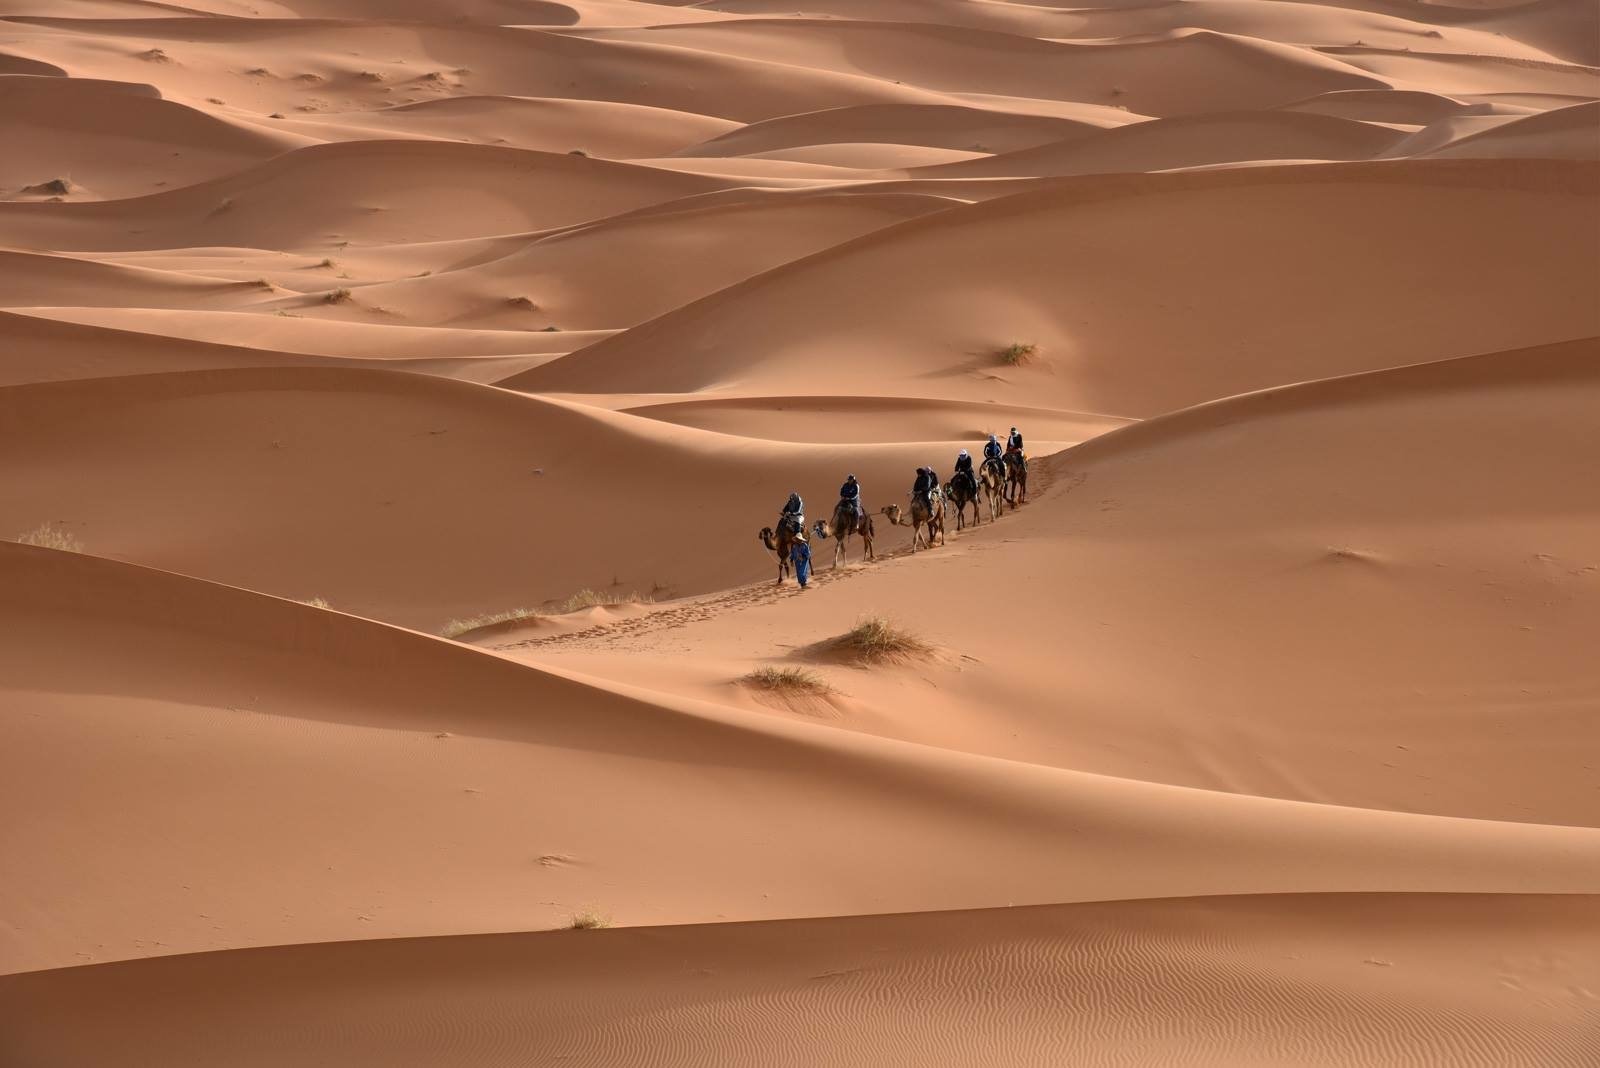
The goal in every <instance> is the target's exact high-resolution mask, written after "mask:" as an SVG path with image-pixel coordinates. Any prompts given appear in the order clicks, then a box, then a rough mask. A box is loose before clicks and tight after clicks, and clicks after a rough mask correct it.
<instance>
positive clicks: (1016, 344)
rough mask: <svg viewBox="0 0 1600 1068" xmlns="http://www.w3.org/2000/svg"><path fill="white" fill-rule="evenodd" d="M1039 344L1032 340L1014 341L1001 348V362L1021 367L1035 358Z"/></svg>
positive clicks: (1009, 365)
mask: <svg viewBox="0 0 1600 1068" xmlns="http://www.w3.org/2000/svg"><path fill="white" fill-rule="evenodd" d="M1038 351H1039V346H1037V345H1035V344H1033V343H1032V342H1023V341H1013V342H1012V343H1011V344H1009V345H1007V346H1006V347H1005V348H1003V349H1001V350H1000V362H1001V363H1003V364H1005V365H1006V366H1008V367H1019V366H1021V365H1022V364H1025V363H1027V362H1028V361H1029V360H1031V359H1033V357H1034V355H1035V354H1036V353H1037V352H1038Z"/></svg>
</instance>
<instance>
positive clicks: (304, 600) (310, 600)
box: [299, 597, 333, 608]
mask: <svg viewBox="0 0 1600 1068" xmlns="http://www.w3.org/2000/svg"><path fill="white" fill-rule="evenodd" d="M299 600H300V603H301V604H308V605H310V606H311V607H312V608H332V607H333V605H331V604H329V603H328V602H327V601H325V600H323V599H322V598H321V597H301V598H299Z"/></svg>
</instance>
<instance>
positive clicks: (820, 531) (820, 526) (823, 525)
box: [811, 519, 828, 541]
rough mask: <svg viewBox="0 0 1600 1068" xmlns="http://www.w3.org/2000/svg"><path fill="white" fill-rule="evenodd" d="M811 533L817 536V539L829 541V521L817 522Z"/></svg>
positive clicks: (821, 520)
mask: <svg viewBox="0 0 1600 1068" xmlns="http://www.w3.org/2000/svg"><path fill="white" fill-rule="evenodd" d="M811 533H813V534H815V535H816V536H817V537H819V538H821V539H822V540H823V541H827V540H828V523H827V521H826V520H823V519H819V520H817V521H816V522H815V523H813V524H812V526H811Z"/></svg>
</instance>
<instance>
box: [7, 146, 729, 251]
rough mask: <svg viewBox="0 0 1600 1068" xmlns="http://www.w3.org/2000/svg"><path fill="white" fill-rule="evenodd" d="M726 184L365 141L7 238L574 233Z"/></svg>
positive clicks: (414, 237)
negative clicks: (575, 227) (577, 227)
mask: <svg viewBox="0 0 1600 1068" xmlns="http://www.w3.org/2000/svg"><path fill="white" fill-rule="evenodd" d="M723 184H724V183H719V182H717V181H716V180H714V179H710V178H701V177H697V176H690V175H676V174H670V173H667V172H664V171H659V170H645V169H644V168H639V167H630V166H628V165H626V164H619V163H612V162H608V161H605V160H597V159H585V158H583V157H580V156H569V155H555V154H550V153H544V152H526V151H519V150H516V149H509V148H497V147H491V146H485V145H460V144H443V143H438V142H430V141H364V142H360V143H346V144H329V145H316V146H313V147H310V148H303V149H300V150H298V151H296V152H292V153H288V154H286V155H284V156H279V157H277V158H275V159H273V160H270V161H268V162H266V163H263V164H261V165H259V166H257V167H254V168H251V169H250V170H248V171H244V172H242V173H240V174H238V175H235V176H231V177H228V178H222V179H217V180H214V181H210V182H201V183H197V184H195V185H192V186H189V187H187V188H185V189H179V190H174V191H172V192H169V193H159V194H156V195H154V196H147V197H141V198H138V199H136V200H129V201H114V202H110V203H100V204H71V205H61V206H51V205H37V204H0V235H5V236H6V238H7V239H8V240H11V241H13V242H15V243H23V242H26V243H30V244H34V245H44V246H49V247H54V248H81V249H113V248H163V247H166V248H170V247H173V246H182V245H190V246H198V245H250V246H254V247H256V248H297V247H307V246H321V247H329V246H331V245H332V244H333V243H334V242H336V241H338V240H345V241H350V242H358V243H379V242H388V243H395V242H407V241H410V242H417V241H440V240H445V239H448V238H460V237H471V236H476V235H480V234H492V233H504V232H505V231H507V230H535V229H543V228H546V227H552V226H565V225H571V224H573V223H578V222H585V221H588V220H591V219H596V218H601V217H603V216H605V215H609V214H612V213H615V212H618V211H627V210H629V209H632V208H637V207H640V206H642V205H645V204H652V203H659V202H661V201H663V200H669V199H673V198H676V197H681V196H690V195H693V194H695V193H701V192H705V191H707V190H710V189H715V188H720V187H722V185H723ZM322 190H343V191H345V192H343V193H342V194H341V195H339V196H337V197H335V196H326V195H323V194H322V192H321V191H322ZM352 194H354V195H352ZM58 209H59V210H58Z"/></svg>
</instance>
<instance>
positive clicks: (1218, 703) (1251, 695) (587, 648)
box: [489, 339, 1600, 826]
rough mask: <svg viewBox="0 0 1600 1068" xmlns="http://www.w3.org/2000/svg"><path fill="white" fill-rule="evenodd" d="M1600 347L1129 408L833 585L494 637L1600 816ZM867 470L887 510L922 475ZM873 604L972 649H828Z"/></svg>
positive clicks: (1432, 798)
mask: <svg viewBox="0 0 1600 1068" xmlns="http://www.w3.org/2000/svg"><path fill="white" fill-rule="evenodd" d="M1597 354H1600V340H1597V339H1585V340H1582V341H1575V342H1569V343H1564V344H1558V345H1550V346H1543V347H1539V348H1533V349H1524V350H1515V351H1510V352H1501V353H1492V354H1487V355H1482V356H1475V357H1464V358H1460V359H1456V360H1449V361H1442V362H1439V363H1434V364H1426V365H1419V366H1415V367H1411V368H1404V369H1394V370H1387V371H1379V372H1371V373H1367V374H1362V375H1357V376H1350V377H1346V378H1340V379H1331V380H1324V381H1320V382H1311V383H1305V384H1301V385H1295V386H1286V387H1278V388H1275V389H1273V390H1269V391H1264V392H1262V393H1259V394H1250V395H1245V396H1242V397H1236V398H1230V399H1227V400H1224V401H1218V402H1214V403H1211V404H1206V405H1202V406H1199V407H1197V408H1194V409H1190V410H1187V411H1184V412H1178V413H1174V414H1171V415H1167V416H1161V417H1157V418H1154V419H1151V420H1147V421H1145V422H1142V423H1137V424H1132V425H1125V426H1123V427H1121V428H1117V429H1112V430H1109V431H1108V432H1107V433H1104V434H1102V435H1100V436H1099V437H1097V438H1095V439H1094V440H1091V441H1088V442H1087V443H1085V444H1082V445H1079V446H1077V447H1074V448H1067V449H1064V450H1063V451H1060V452H1057V453H1055V454H1054V455H1051V456H1048V457H1044V458H1043V459H1042V460H1041V461H1040V462H1039V463H1038V464H1036V465H1035V476H1036V478H1035V479H1034V480H1033V485H1032V486H1031V489H1032V494H1031V496H1032V498H1033V499H1032V502H1031V503H1030V504H1029V505H1028V506H1027V507H1026V508H1024V509H1022V510H1020V511H1018V512H1015V513H1009V512H1008V513H1007V514H1006V515H1005V516H1004V517H1003V519H1002V521H1001V522H1000V523H985V525H983V526H981V527H977V528H972V527H970V526H969V528H968V530H967V531H966V532H964V533H962V534H960V535H959V536H957V537H956V538H954V539H953V540H952V541H951V543H950V545H949V546H948V547H946V548H940V549H938V550H937V551H936V552H935V553H934V554H931V555H926V556H923V557H920V558H919V559H918V560H916V561H914V562H908V561H898V560H897V561H892V562H887V563H885V562H880V563H878V564H876V565H871V566H867V567H862V566H861V565H860V564H859V563H858V562H857V559H858V556H859V552H852V553H851V555H850V558H849V559H850V566H848V567H847V568H846V569H845V570H844V571H842V572H838V573H835V572H834V571H832V570H825V571H823V573H822V576H821V577H820V578H819V580H818V581H819V583H820V584H821V585H819V587H818V590H817V591H816V592H815V593H811V594H808V595H807V596H805V597H803V598H799V599H797V600H793V601H790V600H784V601H781V602H775V603H773V604H771V605H752V606H749V607H747V608H743V609H742V610H740V611H739V612H737V613H736V614H734V613H729V614H727V615H726V616H721V615H717V614H711V613H704V612H701V613H693V612H681V613H677V616H678V619H679V620H680V622H679V623H678V626H677V628H674V629H672V630H670V631H662V632H660V633H651V631H650V628H649V625H648V623H646V624H644V625H635V624H628V625H622V626H614V627H612V626H605V625H601V626H597V627H596V628H595V629H594V632H593V633H592V634H589V635H587V636H584V635H578V636H575V637H572V638H565V637H564V638H561V639H558V640H552V639H549V638H547V637H542V636H539V635H518V636H516V637H515V638H513V639H511V640H508V641H490V642H489V644H491V645H494V646H499V647H504V649H505V651H506V652H507V653H508V654H510V655H517V656H526V657H529V658H532V659H534V660H536V661H537V662H540V663H545V664H549V663H555V664H560V665H562V666H567V667H571V668H573V669H575V670H581V671H585V672H590V673H595V674H600V675H605V676H607V677H614V678H617V679H620V680H628V681H633V682H640V681H642V680H647V679H653V680H656V685H659V686H663V687H666V688H670V689H672V690H673V691H674V692H678V693H682V694H685V695H693V696H698V697H701V698H704V699H711V700H719V701H723V700H728V699H729V697H728V695H727V688H726V684H725V682H724V680H725V678H726V677H727V676H729V675H732V674H736V673H737V672H738V671H742V670H747V667H746V665H750V664H756V665H767V666H775V667H783V666H789V665H792V664H794V663H796V662H799V663H802V664H805V665H806V666H808V667H811V668H813V669H816V670H820V671H822V672H823V673H824V676H825V680H826V682H827V683H828V684H830V685H831V686H833V687H834V688H835V690H836V691H837V692H838V693H839V694H840V695H841V696H838V697H837V698H836V699H835V702H834V705H833V706H832V707H831V709H829V710H828V711H827V721H828V723H829V725H830V726H833V727H835V728H839V729H845V730H852V731H859V732H863V733H868V734H875V735H882V736H887V737H894V738H899V739H903V740H909V741H916V742H919V743H922V744H929V745H936V746H940V747H943V748H949V749H954V750H959V751H963V752H975V753H984V754H987V755H990V756H997V757H1002V758H1007V759H1015V760H1022V761H1026V762H1030V763H1040V764H1047V765H1051V766H1057V767H1068V768H1074V769H1077V770H1082V771H1093V772H1096V773H1100V774H1107V775H1113V776H1119V777H1133V778H1140V779H1144V780H1157V781H1162V782H1169V783H1178V784H1183V785H1189V786H1196V787H1202V788H1205V789H1217V790H1227V791H1232V792H1239V793H1247V794H1259V795H1267V796H1276V797H1285V798H1293V799H1298V800H1306V801H1315V802H1318V803H1323V804H1330V803H1337V804H1344V805H1352V806H1357V807H1365V808H1373V809H1395V810H1402V811H1411V812H1433V813H1439V814H1450V815H1456V816H1470V817H1474V818H1486V819H1511V820H1517V821H1526V822H1530V823H1559V824H1571V825H1579V826H1589V825H1592V824H1593V823H1594V819H1595V809H1594V804H1593V799H1592V796H1591V794H1592V792H1593V776H1592V772H1591V769H1590V768H1589V767H1588V757H1587V748H1586V747H1585V745H1584V739H1585V738H1586V737H1587V735H1588V734H1589V733H1590V724H1589V722H1588V720H1589V714H1588V707H1589V702H1590V700H1591V695H1592V693H1593V689H1594V687H1593V682H1592V679H1591V678H1590V674H1589V672H1588V671H1587V670H1586V668H1585V667H1584V666H1583V665H1584V664H1585V663H1586V660H1587V654H1586V650H1587V648H1588V647H1589V645H1590V644H1591V643H1592V635H1593V633H1594V630H1595V628H1596V627H1597V626H1600V611H1597V608H1600V602H1597V601H1596V600H1595V598H1594V596H1593V590H1594V586H1593V580H1594V575H1595V573H1596V570H1597V568H1600V560H1597V559H1596V558H1595V556H1594V552H1593V545H1594V543H1595V538H1596V536H1597V532H1600V511H1597V510H1596V508H1595V507H1594V505H1593V502H1592V500H1590V499H1588V498H1586V497H1585V496H1584V495H1582V494H1577V495H1574V494H1573V492H1572V487H1573V486H1574V485H1578V484H1580V483H1581V482H1582V481H1583V479H1584V477H1585V475H1584V472H1586V471H1587V470H1588V469H1589V467H1591V466H1592V465H1593V464H1594V463H1595V462H1597V461H1600V432H1597V431H1596V429H1595V428H1594V425H1593V421H1592V420H1591V419H1590V418H1589V416H1588V412H1589V411H1590V409H1591V408H1592V406H1593V405H1594V404H1596V403H1600V361H1597V359H1596V357H1597ZM740 403H749V402H738V401H730V402H729V405H730V409H729V410H730V411H738V410H739V409H738V407H737V405H739V404H740ZM793 403H795V402H794V401H792V400H784V401H781V402H779V401H773V400H769V401H766V402H763V408H762V409H760V410H766V409H769V408H771V407H775V406H783V407H787V406H788V405H790V404H793ZM817 403H818V404H819V406H824V405H826V403H827V402H825V401H820V400H819V401H818V402H817ZM747 410H750V411H754V410H756V409H747ZM843 410H846V411H847V410H848V409H843ZM752 417H753V416H752ZM1022 421H1023V422H1024V424H1025V425H1029V426H1039V425H1044V424H1043V423H1042V420H1041V418H1040V416H1038V415H1037V414H1033V415H1027V416H1025V417H1023V420H1022ZM1491 428H1492V429H1491ZM1505 441H1515V442H1516V447H1515V448H1506V447H1505V446H1504V444H1503V442H1505ZM865 485H866V492H867V494H868V496H869V501H871V502H874V503H875V502H877V501H879V500H881V499H882V498H883V495H884V494H885V493H886V492H887V493H891V494H892V490H893V488H894V487H893V486H891V487H889V488H888V489H887V490H886V489H885V488H884V487H882V486H880V485H878V484H876V483H874V482H871V481H868V482H867V483H866V484H865ZM823 547H824V550H825V553H824V560H825V561H826V560H828V558H829V557H830V556H831V554H830V553H827V552H826V549H827V548H828V546H827V544H826V543H824V546H823ZM824 566H825V567H827V566H829V565H828V564H826V563H825V565H824ZM952 607H955V608H958V609H959V610H956V611H951V610H950V609H951V608H952ZM863 610H868V611H876V612H891V613H892V614H893V615H894V616H895V617H896V618H897V619H898V620H899V621H900V622H901V623H902V624H903V625H905V626H908V627H911V628H913V629H914V630H916V631H917V632H918V633H919V634H921V635H922V636H923V637H924V638H925V639H926V640H929V641H931V642H933V643H934V644H935V645H936V646H937V647H939V648H941V649H944V650H948V651H950V652H951V653H952V654H953V655H959V660H957V661H955V663H954V666H947V667H944V668H941V669H935V668H933V667H929V668H927V669H926V670H923V671H920V672H918V673H917V674H916V676H915V678H917V679H919V680H921V681H923V682H925V683H927V684H928V685H926V686H925V687H924V686H918V685H914V684H912V683H911V680H908V679H906V678H903V677H900V676H899V675H898V674H897V673H888V674H887V675H880V674H878V673H866V674H863V673H861V672H857V671H850V670H840V669H837V668H836V667H832V666H830V665H827V664H825V663H821V662H818V661H816V660H815V658H808V657H806V656H805V655H804V653H803V650H804V648H805V647H806V646H808V645H809V644H811V643H812V642H814V641H815V637H816V636H817V635H820V634H830V633H838V632H842V631H843V630H845V629H848V628H849V627H850V626H851V625H852V623H853V622H854V621H855V620H856V619H857V618H858V617H859V615H860V613H861V612H862V611H863ZM685 617H687V618H685ZM994 620H1003V621H1004V622H1003V624H1001V625H993V621H994ZM681 648H692V649H694V650H695V651H696V653H697V656H698V657H699V658H701V661H702V662H703V664H704V665H705V666H703V667H700V666H697V665H696V664H686V663H682V662H680V660H679V658H676V657H674V656H672V655H671V653H672V651H673V650H675V649H681ZM794 650H801V652H794ZM735 665H738V666H737V667H736V666H735ZM1356 665H1359V670H1347V669H1351V668H1354V667H1355V666H1356ZM1245 678H1248V679H1249V684H1248V685H1247V686H1245V685H1241V683H1240V680H1241V679H1245ZM747 706H748V707H751V708H752V710H757V711H759V710H762V709H763V707H764V706H762V705H761V703H760V702H759V700H752V701H749V702H747ZM767 711H768V712H769V714H773V715H777V716H780V717H786V716H799V715H802V714H803V713H802V712H800V711H798V710H793V709H790V708H787V707H785V706H784V705H783V704H782V703H781V702H779V703H776V707H768V708H767ZM819 714H820V713H819Z"/></svg>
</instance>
